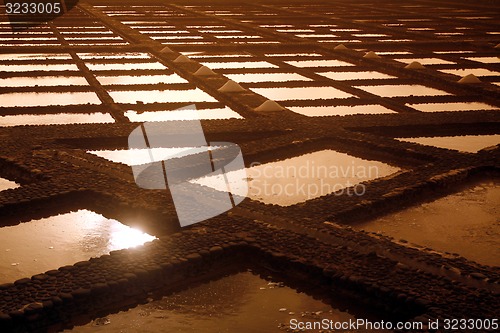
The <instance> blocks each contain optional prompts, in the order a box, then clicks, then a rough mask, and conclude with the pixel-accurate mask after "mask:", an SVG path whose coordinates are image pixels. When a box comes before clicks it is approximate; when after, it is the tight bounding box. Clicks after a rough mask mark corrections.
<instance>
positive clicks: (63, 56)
mask: <svg viewBox="0 0 500 333" xmlns="http://www.w3.org/2000/svg"><path fill="white" fill-rule="evenodd" d="M47 59H50V60H56V59H57V60H71V59H72V58H71V56H70V55H69V54H68V53H6V54H0V60H47Z"/></svg>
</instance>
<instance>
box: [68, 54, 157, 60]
mask: <svg viewBox="0 0 500 333" xmlns="http://www.w3.org/2000/svg"><path fill="white" fill-rule="evenodd" d="M77 54H78V56H79V57H80V58H81V59H83V60H101V59H102V60H104V59H105V60H111V59H151V57H150V56H149V54H148V53H144V52H124V53H77Z"/></svg>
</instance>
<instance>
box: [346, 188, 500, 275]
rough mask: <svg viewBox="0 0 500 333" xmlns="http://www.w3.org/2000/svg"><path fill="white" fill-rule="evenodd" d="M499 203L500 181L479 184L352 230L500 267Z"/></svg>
mask: <svg viewBox="0 0 500 333" xmlns="http://www.w3.org/2000/svg"><path fill="white" fill-rule="evenodd" d="M499 202H500V181H499V180H498V179H494V180H490V181H480V182H476V183H475V184H473V185H472V186H470V185H469V186H467V187H466V188H465V189H463V190H462V191H460V192H457V193H454V194H451V195H447V196H445V197H443V198H440V199H437V200H434V201H432V202H428V203H424V204H420V205H417V206H414V207H411V208H408V209H405V210H403V211H400V212H397V213H392V214H389V215H386V216H384V217H381V218H378V219H375V220H372V221H368V222H365V223H362V224H359V225H356V226H355V227H356V228H357V229H364V230H366V231H371V232H377V233H382V234H384V235H387V236H391V237H394V238H395V239H396V240H399V239H404V240H406V241H409V242H411V243H414V244H418V245H421V246H425V247H429V248H432V249H434V250H438V251H441V252H450V253H458V254H460V255H462V256H464V257H465V258H467V259H470V260H474V261H476V262H478V263H481V264H484V265H492V266H500V238H499V237H498V234H500V225H499V224H498V203H499Z"/></svg>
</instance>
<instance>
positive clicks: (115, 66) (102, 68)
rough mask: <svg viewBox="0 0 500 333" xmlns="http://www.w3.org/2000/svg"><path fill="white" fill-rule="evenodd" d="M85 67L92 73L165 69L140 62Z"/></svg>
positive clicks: (89, 64) (155, 64)
mask: <svg viewBox="0 0 500 333" xmlns="http://www.w3.org/2000/svg"><path fill="white" fill-rule="evenodd" d="M86 65H87V67H88V68H89V69H90V70H93V71H118V70H119V71H129V70H137V69H166V68H167V67H165V66H164V65H162V64H160V63H159V62H141V63H105V64H93V63H86Z"/></svg>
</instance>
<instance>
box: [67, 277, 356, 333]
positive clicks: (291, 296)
mask: <svg viewBox="0 0 500 333" xmlns="http://www.w3.org/2000/svg"><path fill="white" fill-rule="evenodd" d="M361 316H364V315H361ZM292 319H296V320H300V321H319V320H323V319H326V320H332V321H334V322H338V321H348V320H349V319H351V320H355V316H354V315H353V314H352V313H349V312H348V311H346V310H339V309H336V308H332V306H330V305H328V304H325V303H323V302H322V301H319V300H316V299H314V298H312V297H311V296H308V295H307V294H305V293H301V292H298V291H296V290H294V289H292V288H289V287H287V286H285V285H283V284H281V283H279V282H278V283H276V282H269V281H267V280H265V279H262V278H260V277H259V276H258V275H255V274H253V273H252V272H242V273H238V274H235V275H230V276H226V277H223V278H221V279H219V280H216V281H211V282H208V283H204V284H201V285H198V286H196V287H193V288H190V289H188V290H184V291H181V292H178V293H175V294H172V295H170V296H167V297H164V298H162V299H160V300H155V301H152V302H150V303H148V304H144V305H139V306H137V307H135V308H133V309H131V310H129V311H123V312H119V313H116V314H112V315H109V316H107V317H105V318H100V319H97V320H94V321H93V322H91V323H89V324H87V325H85V326H80V327H75V328H73V330H72V331H71V332H75V333H91V332H92V333H93V332H95V333H101V332H102V333H104V332H110V333H121V332H124V333H125V332H137V333H146V332H204V333H224V332H242V333H247V332H248V333H253V332H269V333H272V332H287V328H289V326H290V321H291V320H292ZM68 332H69V331H68ZM288 332H299V330H288ZM315 332H317V330H315ZM325 332H327V331H325ZM345 332H347V331H345ZM359 332H363V331H362V330H361V331H359Z"/></svg>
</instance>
